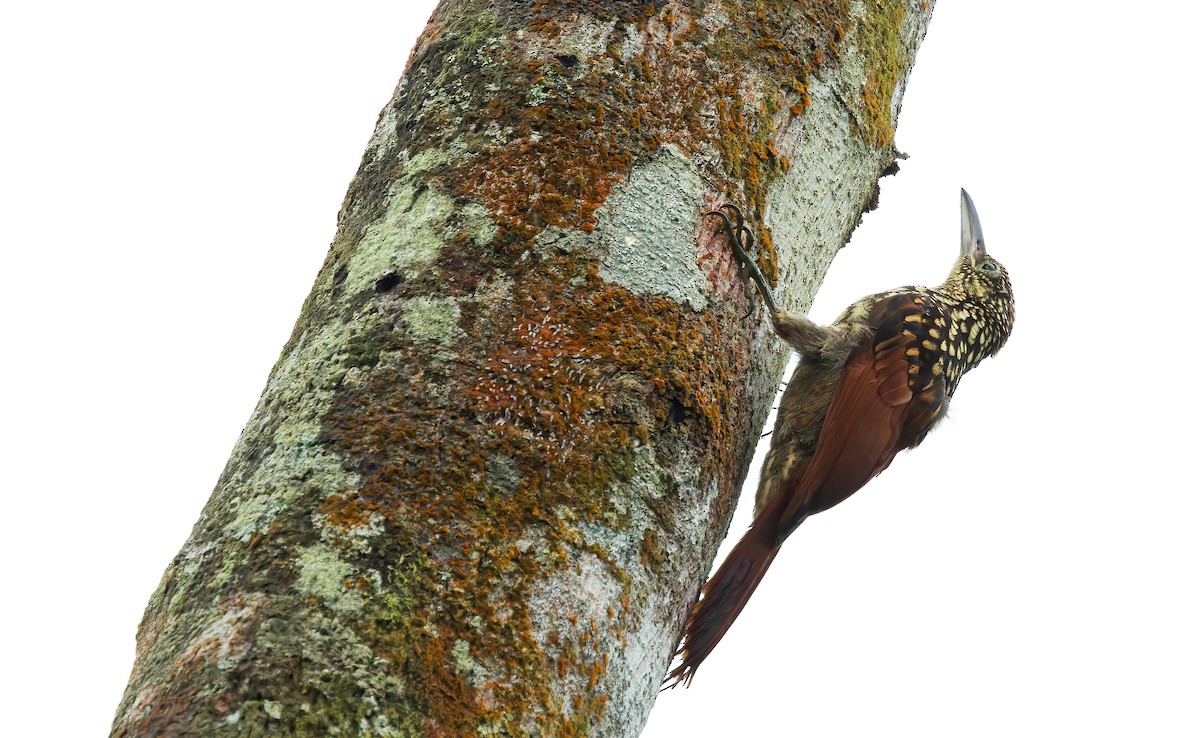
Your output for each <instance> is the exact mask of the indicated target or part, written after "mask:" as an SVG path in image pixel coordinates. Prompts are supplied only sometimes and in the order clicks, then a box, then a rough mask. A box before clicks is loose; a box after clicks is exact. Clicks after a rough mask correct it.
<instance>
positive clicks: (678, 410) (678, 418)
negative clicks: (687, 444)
mask: <svg viewBox="0 0 1200 738" xmlns="http://www.w3.org/2000/svg"><path fill="white" fill-rule="evenodd" d="M686 416H687V409H686V408H684V406H683V403H682V402H680V401H679V400H677V399H675V398H674V397H672V398H671V409H670V410H668V411H667V422H668V423H670V424H671V425H679V424H680V423H682V422H683V419H684V417H686Z"/></svg>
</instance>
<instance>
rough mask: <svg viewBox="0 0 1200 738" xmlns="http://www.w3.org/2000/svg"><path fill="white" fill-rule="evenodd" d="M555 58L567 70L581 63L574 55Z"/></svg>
mask: <svg viewBox="0 0 1200 738" xmlns="http://www.w3.org/2000/svg"><path fill="white" fill-rule="evenodd" d="M554 58H555V59H557V60H558V63H559V64H561V65H563V66H564V67H566V68H567V69H570V68H571V67H573V66H575V65H576V64H578V63H579V59H577V58H575V55H574V54H563V55H562V56H556V57H554Z"/></svg>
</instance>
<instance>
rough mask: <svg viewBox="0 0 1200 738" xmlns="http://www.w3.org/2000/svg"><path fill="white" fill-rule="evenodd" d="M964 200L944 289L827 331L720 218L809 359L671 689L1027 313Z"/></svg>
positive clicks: (914, 442) (694, 621)
mask: <svg viewBox="0 0 1200 738" xmlns="http://www.w3.org/2000/svg"><path fill="white" fill-rule="evenodd" d="M961 193H962V197H961V208H960V211H961V225H962V229H961V233H962V239H961V248H960V251H959V256H958V259H957V261H956V262H955V263H954V266H953V268H952V269H951V271H950V275H949V276H948V277H947V278H946V281H945V282H943V283H942V284H941V285H940V286H938V287H933V288H928V287H916V286H907V287H899V288H897V289H893V290H889V291H886V292H879V293H875V294H872V295H867V296H866V297H863V298H862V299H860V300H858V301H856V302H854V303H853V304H852V305H850V306H849V307H848V308H846V309H845V310H844V311H843V312H842V314H841V315H840V316H839V317H838V318H837V319H836V320H835V321H834V323H833V324H832V325H829V326H823V325H818V324H816V323H814V322H813V321H811V320H809V319H808V318H806V317H804V316H802V315H797V314H794V313H791V312H788V311H787V310H783V309H781V308H779V307H778V306H777V305H776V302H775V298H774V296H773V295H772V293H771V289H770V287H769V286H768V284H767V281H766V279H765V278H764V277H763V274H762V272H761V271H760V270H759V269H758V266H757V265H756V264H755V262H754V260H753V259H752V258H751V257H750V255H749V253H748V251H749V249H750V248H751V246H752V244H753V235H752V233H751V231H750V229H749V228H748V227H747V226H746V225H745V220H744V218H743V216H742V213H741V211H740V210H739V209H738V208H737V206H735V205H732V204H726V205H724V206H723V207H722V208H721V209H720V210H714V211H709V213H708V214H710V215H714V216H717V217H719V218H720V219H721V224H720V228H721V230H722V231H723V233H724V235H725V237H726V238H727V239H728V241H729V244H730V247H731V249H732V251H733V254H734V258H735V259H736V261H737V262H738V263H739V265H740V267H741V268H742V271H743V274H746V275H747V276H748V277H749V278H750V279H751V280H753V281H754V283H755V284H756V285H757V287H758V291H759V292H760V293H761V295H762V300H763V303H764V305H765V307H766V310H767V312H768V313H769V315H770V318H771V323H772V326H773V328H774V330H775V332H776V333H777V334H778V336H779V337H780V338H781V339H782V340H783V341H784V342H785V343H787V344H788V345H790V346H791V347H792V348H793V349H795V350H796V351H797V352H798V353H799V355H800V360H799V363H798V364H797V367H796V369H795V372H794V373H793V374H792V377H791V380H790V381H789V382H788V384H787V387H786V389H785V390H784V393H783V397H782V398H781V399H780V402H779V411H778V415H777V417H776V422H775V426H774V429H773V430H772V432H771V446H770V450H769V451H768V452H767V456H766V460H765V461H764V462H763V469H762V474H761V477H760V482H759V486H758V490H757V493H756V494H755V504H754V522H753V523H752V524H751V525H750V528H749V530H747V531H746V533H745V535H744V536H743V537H742V538H741V540H740V541H739V542H738V543H737V545H736V546H735V547H734V548H733V550H732V551H730V553H729V555H728V556H727V557H726V558H725V561H724V562H723V563H722V564H721V567H720V568H719V569H718V570H717V572H716V573H715V574H713V575H712V576H711V577H710V578H709V579H708V581H707V582H706V583H705V584H704V586H703V587H702V588H701V590H700V594H699V597H698V600H697V601H696V603H695V604H694V606H693V608H692V610H691V613H690V615H689V617H688V619H687V622H686V624H685V626H684V629H683V635H682V637H681V641H680V646H679V648H678V650H677V651H676V653H675V656H677V657H680V661H679V665H678V666H676V667H675V668H674V669H673V670H671V671H670V672H669V673H668V674H667V676H666V678H665V679H664V689H665V688H670V687H675V686H677V685H678V684H680V683H683V684H684V685H685V686H690V685H691V681H692V679H693V678H694V677H695V675H696V670H697V669H698V668H699V666H700V664H701V663H702V662H703V661H704V659H705V658H707V657H708V655H709V654H710V653H712V651H713V649H714V648H715V647H716V645H717V643H718V642H719V641H720V640H721V638H722V637H723V636H724V635H725V633H726V632H727V631H728V630H729V627H730V625H732V623H733V621H734V620H735V619H736V618H737V616H738V614H739V613H740V612H741V611H742V608H743V607H745V605H746V602H747V601H748V600H749V598H750V595H751V594H753V592H754V590H755V588H756V587H757V586H758V584H759V582H760V581H761V580H762V578H763V575H764V574H765V573H766V571H767V569H768V567H770V565H771V562H772V561H773V560H774V559H775V556H776V554H777V553H778V552H779V549H780V546H782V545H783V542H784V540H786V539H787V538H788V536H790V535H791V534H792V533H793V532H795V530H796V529H797V527H799V526H800V524H801V523H803V522H804V521H805V520H806V519H807V518H808V517H809V516H810V515H815V514H817V513H819V512H822V511H824V510H828V509H829V508H831V507H833V506H834V505H837V504H838V503H840V502H842V501H843V500H845V499H846V498H848V497H849V496H850V495H852V494H854V493H855V492H856V491H858V490H859V489H860V488H861V487H862V486H863V485H865V484H866V483H867V482H869V481H870V480H871V479H873V478H874V477H875V476H876V475H878V474H879V473H880V472H882V471H883V470H884V469H886V468H887V467H888V465H889V464H891V462H892V459H893V458H895V456H896V454H897V453H899V452H900V451H902V450H905V449H911V448H915V447H916V446H918V445H919V444H920V443H921V441H923V440H924V439H925V436H926V435H927V434H928V433H929V432H930V431H931V430H932V429H933V427H934V426H935V425H937V423H938V421H940V420H941V419H942V418H944V417H945V416H946V411H947V408H948V406H949V403H950V398H951V397H952V396H953V395H954V392H955V390H956V389H957V387H958V383H959V381H960V380H961V379H962V377H963V375H964V374H966V373H967V372H968V371H970V370H971V369H972V368H974V367H976V366H978V365H979V363H980V362H981V361H983V360H984V359H985V358H988V357H991V356H995V355H996V353H997V352H999V351H1000V349H1001V347H1003V346H1004V344H1005V342H1006V341H1007V340H1008V337H1009V334H1010V333H1011V332H1012V327H1013V318H1014V315H1015V312H1014V302H1013V294H1012V285H1011V282H1010V280H1009V276H1008V272H1007V270H1005V268H1004V266H1003V265H1001V264H1000V262H999V261H997V260H996V259H995V258H994V257H992V256H991V254H989V253H988V252H987V249H986V247H985V245H984V239H983V229H982V228H981V226H980V223H979V214H978V213H977V212H976V209H975V204H974V202H973V201H972V200H971V197H970V195H968V194H967V192H966V190H962V191H961ZM726 211H728V214H727V212H726ZM730 216H732V217H733V220H732V221H731V220H730Z"/></svg>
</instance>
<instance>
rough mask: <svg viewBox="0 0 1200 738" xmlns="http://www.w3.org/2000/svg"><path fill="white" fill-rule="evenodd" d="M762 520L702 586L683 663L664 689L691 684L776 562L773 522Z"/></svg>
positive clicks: (683, 650) (686, 637)
mask: <svg viewBox="0 0 1200 738" xmlns="http://www.w3.org/2000/svg"><path fill="white" fill-rule="evenodd" d="M764 512H766V511H764ZM763 517H765V516H760V518H759V520H756V521H755V523H756V524H755V525H754V526H752V527H751V528H750V530H748V531H746V535H745V536H743V537H742V540H740V541H738V544H737V545H736V546H734V547H733V550H732V551H730V552H729V556H727V557H726V558H725V562H724V563H723V564H721V568H720V569H718V570H717V573H716V574H713V575H712V577H711V578H709V580H708V581H707V582H706V583H705V584H704V588H703V589H702V590H701V591H700V593H701V599H700V601H699V602H697V603H696V605H695V607H693V608H692V615H691V617H690V618H688V622H687V626H686V627H685V628H684V631H683V644H682V645H681V646H680V648H679V651H678V652H677V655H682V656H683V661H682V663H680V664H679V666H677V667H676V668H674V669H673V670H671V673H670V674H668V675H667V678H666V679H665V680H664V681H663V684H664V689H665V688H668V687H674V686H676V685H677V684H679V683H680V682H683V684H684V686H688V685H690V684H691V681H692V677H694V676H695V675H696V669H698V668H699V667H700V664H701V662H703V661H704V659H705V658H707V657H708V655H709V654H710V653H712V650H713V649H714V648H716V646H717V643H719V642H720V640H721V638H722V637H723V636H724V635H725V631H727V630H729V626H730V625H732V624H733V621H734V619H736V618H737V616H738V613H740V612H741V611H742V608H743V607H745V606H746V602H747V601H748V600H749V599H750V595H751V594H752V593H753V592H754V588H755V587H757V586H758V583H759V582H760V581H762V578H763V575H764V574H766V573H767V568H768V567H769V566H771V562H772V561H774V560H775V554H776V553H777V552H778V551H779V548H778V546H777V545H776V543H777V542H778V539H777V536H776V534H775V527H776V526H775V525H774V520H770V519H768V520H764V519H763Z"/></svg>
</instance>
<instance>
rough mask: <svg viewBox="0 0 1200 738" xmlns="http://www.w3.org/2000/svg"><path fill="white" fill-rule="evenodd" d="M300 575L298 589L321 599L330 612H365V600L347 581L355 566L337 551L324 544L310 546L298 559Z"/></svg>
mask: <svg viewBox="0 0 1200 738" xmlns="http://www.w3.org/2000/svg"><path fill="white" fill-rule="evenodd" d="M297 562H298V564H299V570H300V571H299V574H298V576H297V577H296V585H295V586H296V589H297V590H299V591H300V592H302V593H303V594H306V595H309V596H312V597H316V598H318V599H320V600H322V601H323V602H324V603H325V604H326V605H327V606H328V607H329V608H330V609H332V610H336V611H340V612H358V611H360V610H362V607H363V601H362V597H360V596H359V595H358V594H356V593H354V592H351V591H350V590H349V589H347V588H346V580H347V579H348V578H349V577H350V576H351V575H352V574H353V573H354V567H352V566H351V565H350V564H349V563H348V562H346V561H344V560H343V559H342V558H341V557H340V556H338V554H337V551H335V550H334V549H332V548H330V547H328V546H325V545H323V544H321V545H316V546H309V547H308V548H305V549H303V550H302V552H301V553H300V555H299V556H298V557H297Z"/></svg>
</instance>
